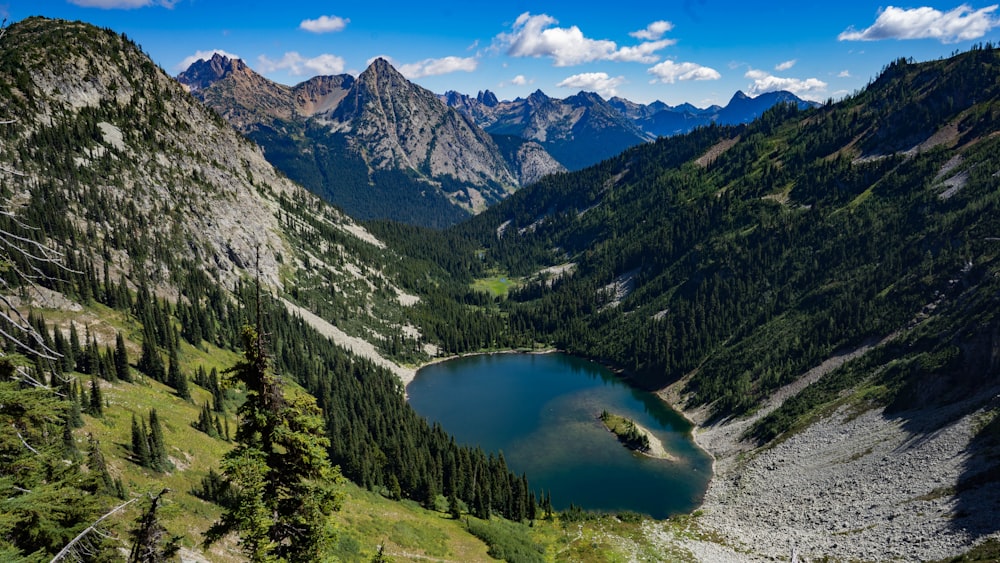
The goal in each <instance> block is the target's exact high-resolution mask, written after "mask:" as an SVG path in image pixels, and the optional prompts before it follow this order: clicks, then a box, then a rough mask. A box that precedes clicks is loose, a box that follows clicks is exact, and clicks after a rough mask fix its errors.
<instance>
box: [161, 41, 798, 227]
mask: <svg viewBox="0 0 1000 563" xmlns="http://www.w3.org/2000/svg"><path fill="white" fill-rule="evenodd" d="M177 79H178V81H180V82H181V83H182V84H185V85H186V86H187V87H188V88H189V90H190V91H191V93H192V94H193V95H194V96H195V97H197V98H199V99H200V100H202V101H203V102H205V103H206V104H208V105H209V106H210V107H212V108H213V109H215V110H216V111H217V112H218V113H219V114H220V115H222V116H223V117H224V118H225V119H226V120H227V121H229V122H230V123H231V124H232V125H233V126H234V127H236V128H237V129H238V130H240V131H241V132H243V133H244V134H245V135H247V136H248V137H249V138H251V139H252V140H254V141H255V142H257V143H258V144H260V145H261V147H262V148H263V149H264V153H265V155H266V156H267V158H268V159H269V160H270V161H271V162H272V163H273V164H274V165H275V166H277V167H278V168H279V169H280V170H282V171H283V172H285V173H286V174H287V175H288V176H289V177H290V178H292V179H294V180H296V181H297V182H300V183H301V184H303V185H305V186H306V187H308V188H309V189H311V190H312V191H313V192H315V193H317V194H319V195H320V196H322V197H324V198H325V199H327V200H328V201H330V202H332V203H334V204H337V205H339V206H341V207H342V208H343V209H344V210H345V211H347V212H348V213H349V214H350V215H352V216H354V217H357V218H359V219H373V218H391V219H396V220H403V221H408V222H411V223H415V224H419V225H426V226H438V227H440V226H444V225H448V224H451V223H453V222H455V221H457V220H460V219H461V218H463V217H467V216H468V214H469V213H478V212H481V211H482V210H483V209H485V208H486V207H488V206H489V205H491V204H493V203H496V202H497V201H500V200H501V199H503V198H504V197H506V195H508V194H509V193H511V192H512V191H513V190H514V189H516V188H517V187H518V186H524V185H529V184H531V183H534V182H536V181H537V180H539V179H540V178H542V177H544V176H545V175H547V174H550V173H553V172H560V171H564V170H578V169H581V168H584V167H586V166H589V165H592V164H595V163H597V162H600V161H601V160H604V159H606V158H610V157H612V156H615V155H617V154H619V153H620V152H622V151H623V150H625V149H627V148H629V147H632V146H635V145H638V144H641V143H645V142H649V141H651V140H653V139H655V138H656V137H657V136H660V135H666V134H678V133H682V132H686V131H689V130H691V129H693V128H695V127H699V126H704V125H707V124H709V123H713V122H715V123H720V124H731V123H745V122H748V121H750V120H752V119H753V118H755V117H757V116H758V115H760V113H762V112H763V111H764V110H766V109H767V108H769V107H771V106H772V105H774V104H776V103H783V102H793V103H796V104H799V105H800V106H801V107H805V106H807V105H809V104H807V103H806V102H803V101H802V100H800V99H798V98H796V97H795V96H794V95H792V94H790V93H787V92H777V93H771V94H765V95H762V96H759V97H757V98H748V97H747V96H745V95H743V94H742V93H738V94H737V95H736V96H735V97H734V98H733V100H732V101H731V102H730V104H729V105H727V106H726V107H725V108H716V107H713V108H708V109H706V110H698V109H697V108H694V107H693V106H690V105H683V106H678V107H677V108H673V107H670V106H666V105H665V104H662V103H659V102H657V103H654V104H650V105H648V106H644V105H639V104H634V103H631V102H628V101H627V100H621V99H617V98H616V99H613V100H611V101H606V100H604V99H603V98H601V97H600V96H598V95H597V94H594V93H590V92H580V93H578V94H576V95H574V96H570V97H568V98H565V99H561V100H560V99H555V98H550V97H548V96H546V95H545V94H544V93H543V92H541V91H540V90H539V91H537V92H535V93H534V94H532V95H531V96H528V97H527V98H523V99H522V98H519V99H517V100H514V101H499V100H498V99H497V98H496V96H495V95H494V94H493V93H492V92H489V91H486V92H480V93H479V95H478V96H477V97H476V98H472V97H470V96H467V95H464V94H460V93H457V92H453V91H452V92H447V93H445V94H444V95H441V96H435V95H433V94H432V93H430V92H429V91H427V90H425V89H423V88H421V87H419V86H417V85H415V84H413V83H411V82H409V81H408V80H406V78H404V77H403V76H402V75H401V74H399V73H398V72H397V71H396V70H395V69H394V68H392V66H391V65H390V64H389V63H388V62H386V61H385V60H383V59H377V60H376V61H373V63H372V64H371V65H370V66H369V67H368V69H366V70H365V71H364V72H363V73H361V74H360V75H359V76H358V77H357V78H356V79H355V78H354V77H352V76H351V75H346V74H345V75H339V76H320V77H315V78H312V79H310V80H307V81H305V82H302V83H300V84H298V85H296V86H294V87H288V86H284V85H281V84H277V83H274V82H271V81H269V80H267V79H266V78H264V77H263V76H261V75H259V74H257V73H255V72H254V71H253V70H251V69H250V68H249V67H247V66H246V64H245V63H244V62H243V61H241V60H238V59H236V60H232V59H229V58H227V57H225V56H222V55H219V54H215V55H213V57H212V58H211V59H209V60H204V59H202V60H199V61H197V62H195V63H193V64H192V65H191V66H190V67H189V68H188V69H187V70H185V71H184V72H182V73H181V74H180V75H178V76H177ZM449 108H453V109H454V110H457V111H454V112H453V111H450V110H449ZM389 201H393V202H399V203H405V205H386V202H389Z"/></svg>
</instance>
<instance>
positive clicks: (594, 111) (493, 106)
mask: <svg viewBox="0 0 1000 563" xmlns="http://www.w3.org/2000/svg"><path fill="white" fill-rule="evenodd" d="M442 99H443V100H444V101H445V102H446V103H448V104H449V105H450V106H451V107H453V108H455V109H458V110H459V111H462V112H463V113H465V114H466V115H469V116H470V117H471V118H472V119H474V120H475V121H476V123H477V124H479V126H480V127H482V128H483V129H485V130H486V131H488V132H489V133H490V134H492V135H511V136H515V137H520V138H522V139H528V140H531V141H535V142H537V143H538V144H539V145H541V146H542V147H544V148H545V150H546V151H547V152H548V153H549V154H551V155H552V156H553V157H554V158H555V159H556V160H557V161H559V162H560V163H561V164H562V165H563V166H565V167H566V168H568V169H570V170H578V169H581V168H585V167H587V166H590V165H591V164H596V163H597V162H600V161H601V160H604V159H606V158H610V157H612V156H615V155H617V154H619V153H621V152H622V151H624V150H625V149H627V148H629V147H633V146H635V145H638V144H641V143H644V142H647V141H649V140H651V139H652V137H651V136H650V135H648V134H646V133H644V132H643V131H642V130H641V129H639V128H638V127H637V126H636V125H635V124H634V123H632V122H631V121H630V120H629V119H628V118H627V117H626V116H625V115H623V114H622V113H621V112H620V111H618V110H617V109H615V108H614V107H613V106H612V105H611V104H609V103H608V102H607V101H605V100H604V99H603V98H601V97H600V96H598V95H597V94H594V93H592V92H580V93H578V94H576V95H573V96H570V97H568V98H565V99H562V100H560V99H557V98H550V97H549V96H547V95H545V93H544V92H542V91H541V90H537V91H536V92H534V93H533V94H531V95H530V96H528V97H527V98H517V99H516V100H514V101H502V102H498V101H496V96H495V95H493V93H492V92H489V91H488V90H487V91H486V92H481V93H480V94H479V95H478V96H477V97H476V98H472V97H471V96H465V95H462V94H458V93H456V92H447V93H446V94H445V95H444V96H442Z"/></svg>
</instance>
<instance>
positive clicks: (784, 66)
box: [774, 59, 799, 72]
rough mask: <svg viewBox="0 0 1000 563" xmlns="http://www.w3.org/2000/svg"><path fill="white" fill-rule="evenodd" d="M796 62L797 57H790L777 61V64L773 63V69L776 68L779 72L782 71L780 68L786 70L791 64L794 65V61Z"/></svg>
mask: <svg viewBox="0 0 1000 563" xmlns="http://www.w3.org/2000/svg"><path fill="white" fill-rule="evenodd" d="M797 62H799V60H798V59H792V60H790V61H785V62H783V63H778V64H777V65H775V67H774V70H777V71H779V72H780V71H782V70H788V69H790V68H792V67H793V66H795V63H797Z"/></svg>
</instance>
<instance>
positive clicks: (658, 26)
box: [629, 20, 674, 41]
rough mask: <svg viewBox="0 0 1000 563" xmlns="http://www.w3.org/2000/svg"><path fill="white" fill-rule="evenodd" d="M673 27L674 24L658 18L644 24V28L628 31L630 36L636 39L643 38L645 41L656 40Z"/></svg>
mask: <svg viewBox="0 0 1000 563" xmlns="http://www.w3.org/2000/svg"><path fill="white" fill-rule="evenodd" d="M673 28H674V24H672V23H670V22H668V21H664V20H659V21H655V22H653V23H651V24H649V25H647V26H646V29H640V30H639V31H633V32H632V33H629V35H631V36H632V37H635V38H636V39H645V40H646V41H656V40H657V39H659V38H661V37H663V34H664V33H666V32H668V31H670V30H671V29H673Z"/></svg>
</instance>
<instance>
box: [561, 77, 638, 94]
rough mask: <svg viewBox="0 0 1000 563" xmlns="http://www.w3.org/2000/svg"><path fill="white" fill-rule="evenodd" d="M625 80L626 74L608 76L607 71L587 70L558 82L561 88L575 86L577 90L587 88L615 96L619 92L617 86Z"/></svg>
mask: <svg viewBox="0 0 1000 563" xmlns="http://www.w3.org/2000/svg"><path fill="white" fill-rule="evenodd" d="M624 82H625V77H624V76H616V77H614V78H612V77H610V76H608V73H606V72H585V73H582V74H574V75H573V76H570V77H568V78H566V79H565V80H563V81H562V82H560V83H559V84H556V86H558V87H559V88H574V89H577V90H587V91H592V92H597V93H598V94H600V95H601V96H603V97H605V98H610V97H612V96H615V95H616V94H617V93H618V92H617V90H616V88H618V87H619V86H621V85H622V84H623V83H624Z"/></svg>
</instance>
